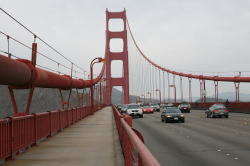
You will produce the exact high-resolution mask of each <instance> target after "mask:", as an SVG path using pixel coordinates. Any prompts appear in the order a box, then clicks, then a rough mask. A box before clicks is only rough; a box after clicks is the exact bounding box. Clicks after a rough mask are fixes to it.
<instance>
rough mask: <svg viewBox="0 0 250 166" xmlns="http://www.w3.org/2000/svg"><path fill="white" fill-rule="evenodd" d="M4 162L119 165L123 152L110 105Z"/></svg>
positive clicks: (20, 164) (16, 165)
mask: <svg viewBox="0 0 250 166" xmlns="http://www.w3.org/2000/svg"><path fill="white" fill-rule="evenodd" d="M3 165H4V166H85V165H86V166H99V165H100V166H119V165H123V156H122V152H121V148H120V143H119V139H118V135H117V131H116V128H115V122H114V118H113V113H112V109H111V107H106V108H104V109H102V110H100V111H98V112H96V113H95V114H94V115H90V116H88V117H86V118H85V119H83V120H81V121H79V122H77V123H76V124H74V125H72V126H70V127H69V128H66V129H64V130H63V131H62V132H60V133H58V134H57V135H55V136H53V137H51V138H49V139H47V140H45V141H43V142H41V143H40V144H38V146H36V147H32V148H30V149H29V150H28V151H27V152H24V153H23V154H20V155H18V156H16V157H15V159H14V160H11V161H7V162H6V163H5V164H3Z"/></svg>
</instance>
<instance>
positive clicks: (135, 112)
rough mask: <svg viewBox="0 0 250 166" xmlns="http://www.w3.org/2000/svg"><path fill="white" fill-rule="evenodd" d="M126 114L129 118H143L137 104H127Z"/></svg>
mask: <svg viewBox="0 0 250 166" xmlns="http://www.w3.org/2000/svg"><path fill="white" fill-rule="evenodd" d="M127 114H128V115H130V116H139V117H140V118H143V111H142V108H141V106H140V105H139V104H128V105H127Z"/></svg>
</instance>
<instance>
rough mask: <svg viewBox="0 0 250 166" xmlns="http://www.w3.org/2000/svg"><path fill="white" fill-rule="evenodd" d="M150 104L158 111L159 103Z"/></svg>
mask: <svg viewBox="0 0 250 166" xmlns="http://www.w3.org/2000/svg"><path fill="white" fill-rule="evenodd" d="M150 106H151V107H152V108H153V109H154V111H157V112H160V106H159V104H151V105H150Z"/></svg>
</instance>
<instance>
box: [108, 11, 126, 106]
mask: <svg viewBox="0 0 250 166" xmlns="http://www.w3.org/2000/svg"><path fill="white" fill-rule="evenodd" d="M111 19H122V20H123V26H124V28H123V31H115V32H113V31H110V28H109V21H110V20H111ZM111 39H121V40H122V41H123V49H122V51H121V52H112V51H111V50H110V41H111ZM115 60H120V61H122V62H123V67H122V69H123V74H122V77H120V78H112V77H111V70H113V69H111V62H112V61H115ZM105 63H106V104H111V96H112V88H113V87H114V86H121V87H122V88H123V100H124V101H123V102H124V104H128V103H129V70H128V45H127V28H126V11H125V9H124V11H122V12H109V11H108V10H106V48H105Z"/></svg>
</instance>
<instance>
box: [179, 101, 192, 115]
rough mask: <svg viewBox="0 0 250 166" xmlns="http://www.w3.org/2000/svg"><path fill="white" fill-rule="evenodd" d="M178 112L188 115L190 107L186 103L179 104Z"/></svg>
mask: <svg viewBox="0 0 250 166" xmlns="http://www.w3.org/2000/svg"><path fill="white" fill-rule="evenodd" d="M178 108H179V110H180V111H181V112H182V113H184V112H188V113H190V110H191V105H190V104H188V103H183V104H180V105H179V106H178Z"/></svg>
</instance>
